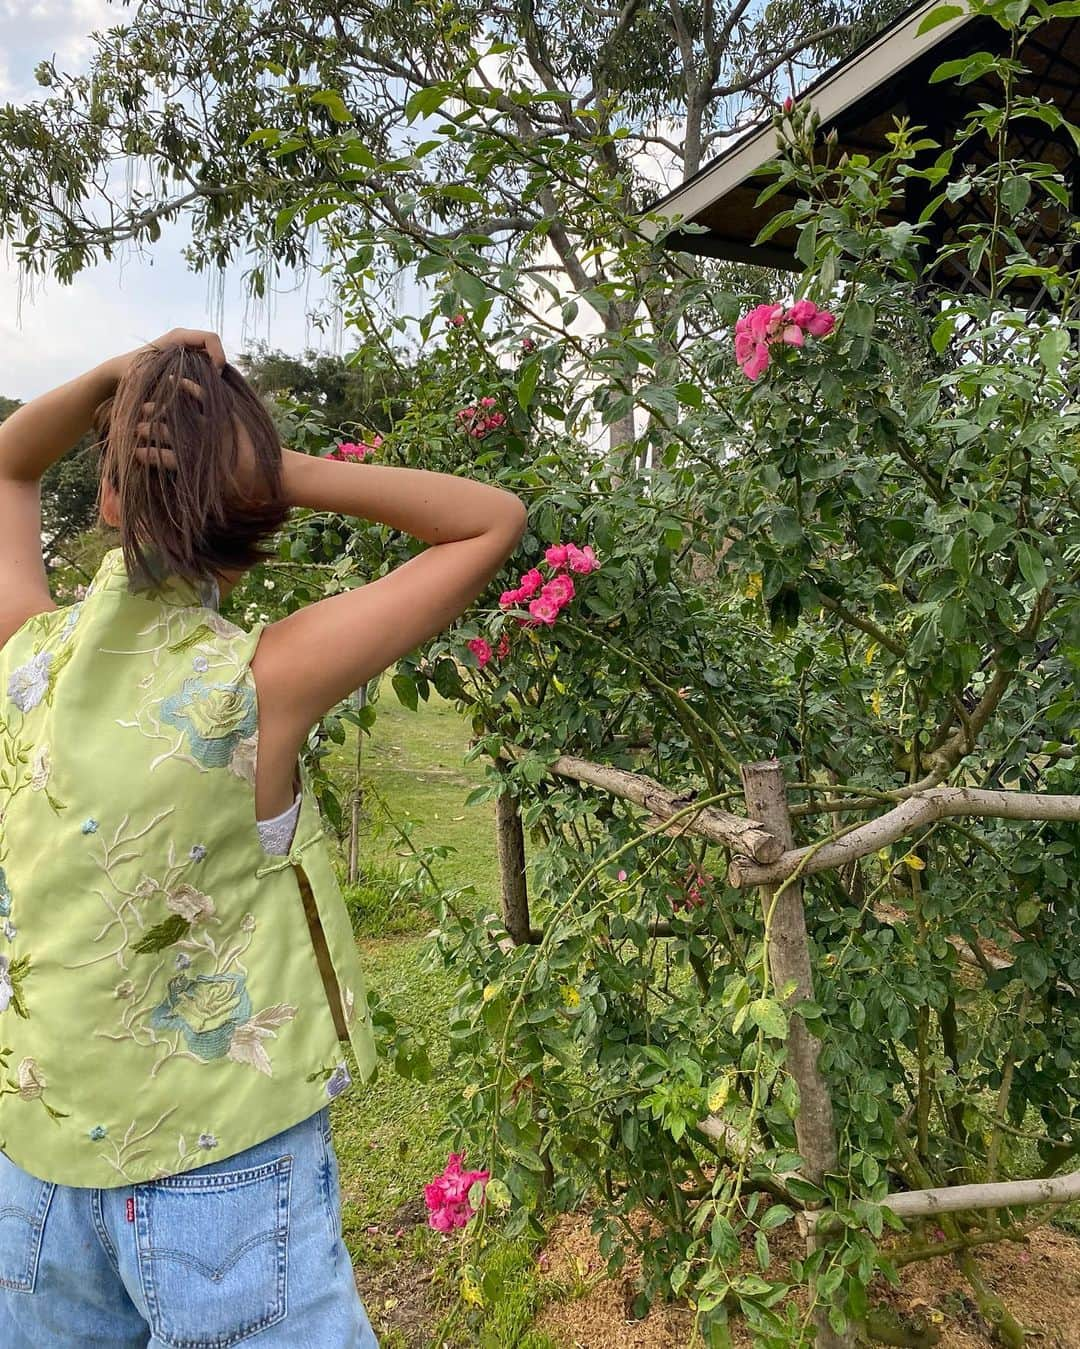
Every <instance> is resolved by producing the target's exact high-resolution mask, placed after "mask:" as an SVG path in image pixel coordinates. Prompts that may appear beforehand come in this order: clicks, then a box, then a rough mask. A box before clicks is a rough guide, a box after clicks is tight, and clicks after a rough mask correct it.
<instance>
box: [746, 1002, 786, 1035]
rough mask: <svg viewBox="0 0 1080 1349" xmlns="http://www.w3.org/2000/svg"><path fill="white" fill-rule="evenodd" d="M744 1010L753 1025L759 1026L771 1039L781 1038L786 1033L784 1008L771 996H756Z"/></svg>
mask: <svg viewBox="0 0 1080 1349" xmlns="http://www.w3.org/2000/svg"><path fill="white" fill-rule="evenodd" d="M746 1011H747V1015H748V1016H749V1018H750V1020H751V1021H752V1022H753V1023H754V1025H755V1026H759V1027H760V1028H761V1029H762V1030H763V1031H764V1032H765V1034H766V1035H767V1036H768V1037H769V1038H770V1039H771V1040H783V1039H784V1037H785V1036H786V1035H787V1028H788V1027H787V1017H786V1015H785V1014H784V1009H783V1008H782V1007H781V1006H780V1004H779V1003H778V1002H776V1001H774V1000H773V999H772V998H757V999H756V1000H755V1001H754V1002H752V1003H750V1005H749V1007H748V1008H747V1009H746Z"/></svg>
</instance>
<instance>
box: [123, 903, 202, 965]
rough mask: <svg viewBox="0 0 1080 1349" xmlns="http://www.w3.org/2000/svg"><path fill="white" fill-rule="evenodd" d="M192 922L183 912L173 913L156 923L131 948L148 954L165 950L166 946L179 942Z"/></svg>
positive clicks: (141, 953) (142, 953)
mask: <svg viewBox="0 0 1080 1349" xmlns="http://www.w3.org/2000/svg"><path fill="white" fill-rule="evenodd" d="M190 927H191V923H190V922H189V920H188V919H187V918H185V917H184V916H183V914H181V913H171V914H170V915H169V916H168V918H166V919H165V921H164V922H162V923H157V924H155V926H154V927H152V928H151V929H150V930H149V932H147V934H146V936H145V937H143V938H142V940H141V941H137V942H136V943H135V945H134V946H133V947H132V948H131V949H132V950H133V951H137V952H138V953H139V954H140V955H147V954H149V953H150V952H152V951H164V949H165V948H166V946H172V945H173V943H174V942H178V941H179V940H180V938H181V937H183V936H186V934H187V932H188V930H189V929H190Z"/></svg>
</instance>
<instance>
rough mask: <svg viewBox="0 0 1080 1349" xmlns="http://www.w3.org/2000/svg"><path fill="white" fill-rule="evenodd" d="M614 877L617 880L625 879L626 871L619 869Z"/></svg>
mask: <svg viewBox="0 0 1080 1349" xmlns="http://www.w3.org/2000/svg"><path fill="white" fill-rule="evenodd" d="M615 879H616V880H618V881H625V880H626V872H625V871H620V872H619V873H618V874H617V875H616V877H615Z"/></svg>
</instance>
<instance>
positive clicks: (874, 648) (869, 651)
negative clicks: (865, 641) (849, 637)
mask: <svg viewBox="0 0 1080 1349" xmlns="http://www.w3.org/2000/svg"><path fill="white" fill-rule="evenodd" d="M877 652H878V643H877V642H871V643H870V645H869V646H868V647H867V648H866V655H865V656H864V657H863V659H864V660H865V661H866V663H867V665H873V663H874V657H875V656H876V655H877Z"/></svg>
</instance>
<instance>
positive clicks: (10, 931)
mask: <svg viewBox="0 0 1080 1349" xmlns="http://www.w3.org/2000/svg"><path fill="white" fill-rule="evenodd" d="M18 931H19V929H18V928H17V927H16V926H15V924H14V923H13V922H12V921H11V919H10V918H5V919H4V936H5V937H6V938H7V939H8V941H14V940H15V937H16V935H17V934H18Z"/></svg>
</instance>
